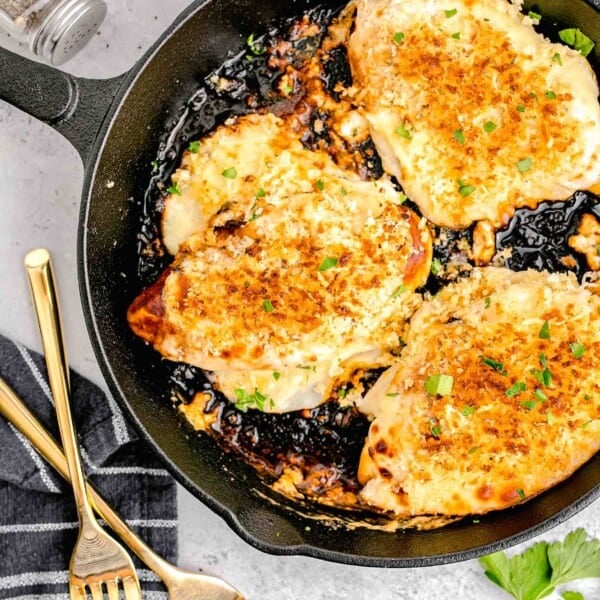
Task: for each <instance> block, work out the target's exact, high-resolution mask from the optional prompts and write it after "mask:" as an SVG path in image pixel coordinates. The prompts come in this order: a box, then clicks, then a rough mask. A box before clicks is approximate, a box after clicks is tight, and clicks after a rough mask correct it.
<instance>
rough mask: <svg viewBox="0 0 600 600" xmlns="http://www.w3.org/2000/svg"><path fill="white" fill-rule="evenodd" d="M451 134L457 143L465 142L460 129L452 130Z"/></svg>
mask: <svg viewBox="0 0 600 600" xmlns="http://www.w3.org/2000/svg"><path fill="white" fill-rule="evenodd" d="M452 135H453V136H454V139H455V140H456V141H457V142H458V143H459V144H464V143H465V141H466V140H465V134H464V133H463V130H462V129H457V130H456V131H453V132H452Z"/></svg>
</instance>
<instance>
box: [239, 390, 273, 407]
mask: <svg viewBox="0 0 600 600" xmlns="http://www.w3.org/2000/svg"><path fill="white" fill-rule="evenodd" d="M233 391H234V394H235V398H236V402H235V407H236V408H237V409H238V410H241V411H242V412H246V411H247V410H248V409H249V408H257V409H258V410H262V411H264V410H265V403H266V402H267V400H268V401H269V404H270V406H271V408H272V407H273V405H274V402H273V400H272V399H271V398H269V397H268V396H265V395H264V394H261V393H260V392H259V391H258V389H257V388H254V393H253V394H249V393H248V392H247V391H246V390H244V389H242V388H237V389H235V390H233Z"/></svg>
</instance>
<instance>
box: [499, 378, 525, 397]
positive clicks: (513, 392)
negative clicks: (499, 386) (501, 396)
mask: <svg viewBox="0 0 600 600" xmlns="http://www.w3.org/2000/svg"><path fill="white" fill-rule="evenodd" d="M526 389H527V385H526V384H525V383H523V382H522V381H517V382H515V383H513V384H512V385H511V386H510V387H509V388H508V389H507V390H506V392H504V393H505V394H506V395H507V396H508V397H509V398H511V397H513V396H518V395H519V394H521V393H523V392H524V391H525V390H526Z"/></svg>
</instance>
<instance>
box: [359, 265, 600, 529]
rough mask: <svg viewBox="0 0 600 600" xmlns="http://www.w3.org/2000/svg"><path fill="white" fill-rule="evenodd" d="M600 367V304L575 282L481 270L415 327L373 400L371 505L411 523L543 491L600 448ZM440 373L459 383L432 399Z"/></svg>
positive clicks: (366, 493)
mask: <svg viewBox="0 0 600 600" xmlns="http://www.w3.org/2000/svg"><path fill="white" fill-rule="evenodd" d="M545 323H547V324H548V327H549V335H548V336H546V335H545V331H544V332H542V330H543V329H544V330H545V327H544V324H545ZM541 332H542V333H541ZM572 344H579V345H581V346H572ZM582 348H583V349H584V352H583V354H581V349H582ZM491 361H495V362H491ZM599 368H600V297H598V296H596V295H593V294H592V293H590V291H589V290H588V289H586V288H585V287H582V286H580V285H578V283H577V281H576V279H575V277H573V276H571V275H563V274H555V275H549V274H547V273H539V272H536V271H527V272H522V273H514V272H511V271H508V270H506V269H496V268H487V269H476V270H475V271H474V272H473V275H472V276H471V278H470V279H468V280H465V281H461V282H459V283H456V284H453V285H450V286H448V287H447V288H445V289H444V290H442V291H441V292H440V293H439V294H438V295H437V296H436V297H435V298H434V299H432V300H430V301H428V302H425V303H424V305H423V306H422V308H421V309H419V310H418V311H417V313H416V314H415V316H414V317H413V319H412V320H411V323H410V333H409V335H408V338H407V346H406V347H405V349H404V351H403V353H402V355H401V357H400V362H399V365H398V366H397V367H396V369H397V370H396V371H395V373H394V374H393V377H392V381H391V383H389V381H388V385H387V386H386V389H385V393H383V392H382V391H381V390H380V393H379V402H378V403H373V402H372V401H371V409H372V410H373V412H374V414H375V420H374V422H373V423H372V425H371V428H370V432H369V436H368V440H367V443H366V445H365V448H364V451H363V455H362V458H361V462H360V469H359V478H360V479H361V481H362V483H363V484H365V487H364V489H363V490H362V492H361V498H362V499H363V500H364V501H365V502H367V503H368V504H370V505H372V506H375V507H378V508H381V509H384V510H389V511H392V512H393V513H395V514H396V515H398V516H399V517H401V518H405V517H406V516H407V515H422V514H442V515H467V514H473V513H483V512H486V511H489V510H493V509H500V508H504V507H507V506H510V505H512V504H517V503H519V502H521V501H523V500H524V499H527V498H531V497H532V496H535V495H536V494H539V493H540V492H541V491H543V490H545V489H547V488H548V487H550V486H552V485H554V484H556V483H558V482H559V481H561V480H563V479H565V478H566V477H568V476H569V475H570V474H571V473H572V472H573V471H574V470H575V469H577V468H578V467H579V466H580V465H582V464H583V463H584V462H585V461H587V460H588V459H589V458H590V457H592V456H593V455H594V454H595V453H596V452H597V451H598V449H599V448H600V383H599V382H598V378H597V372H598V369H599ZM545 369H547V372H546V374H544V370H545ZM437 374H442V375H446V376H449V377H452V378H453V386H452V390H451V393H450V394H449V395H445V396H432V395H429V394H428V393H426V391H425V384H426V382H427V381H428V379H429V377H431V376H433V375H437Z"/></svg>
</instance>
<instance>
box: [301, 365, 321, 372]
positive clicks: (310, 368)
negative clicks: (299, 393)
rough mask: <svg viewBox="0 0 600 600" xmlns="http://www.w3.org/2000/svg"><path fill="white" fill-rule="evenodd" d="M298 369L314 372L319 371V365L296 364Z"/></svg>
mask: <svg viewBox="0 0 600 600" xmlns="http://www.w3.org/2000/svg"><path fill="white" fill-rule="evenodd" d="M296 369H302V370H304V371H312V372H313V373H316V372H317V367H314V366H312V367H311V366H310V365H296Z"/></svg>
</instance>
